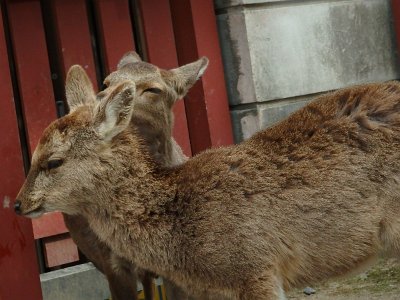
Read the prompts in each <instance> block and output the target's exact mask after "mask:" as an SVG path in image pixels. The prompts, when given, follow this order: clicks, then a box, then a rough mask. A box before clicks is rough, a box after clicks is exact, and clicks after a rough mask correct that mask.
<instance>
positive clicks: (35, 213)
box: [24, 209, 45, 219]
mask: <svg viewBox="0 0 400 300" xmlns="http://www.w3.org/2000/svg"><path fill="white" fill-rule="evenodd" d="M44 212H45V211H44V209H40V210H35V211H32V212H30V213H27V214H26V215H24V217H27V218H31V219H36V218H39V217H41V216H42V215H43V214H44Z"/></svg>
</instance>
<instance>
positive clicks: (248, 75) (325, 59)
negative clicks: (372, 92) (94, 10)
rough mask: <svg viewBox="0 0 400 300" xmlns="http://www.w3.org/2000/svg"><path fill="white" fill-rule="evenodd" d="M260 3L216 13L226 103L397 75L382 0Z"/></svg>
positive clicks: (399, 74)
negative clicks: (225, 79)
mask: <svg viewBox="0 0 400 300" xmlns="http://www.w3.org/2000/svg"><path fill="white" fill-rule="evenodd" d="M238 1H239V0H237V1H236V2H237V4H240V3H242V4H243V3H245V2H247V1H245V0H240V1H239V2H238ZM222 2H224V1H222ZM222 2H221V3H222ZM234 2H235V1H234V0H232V1H230V4H232V3H234ZM236 2H235V3H236ZM252 2H253V3H255V2H254V1H252ZM257 2H258V3H259V1H257ZM264 2H265V4H264V5H263V4H262V3H261V4H258V5H255V6H251V5H250V6H239V7H237V8H236V9H228V10H226V12H225V13H223V14H221V15H219V16H218V23H219V30H220V39H221V44H222V45H221V46H222V51H223V58H224V65H225V71H226V77H227V81H228V83H227V85H228V90H229V97H230V103H231V104H232V105H236V104H240V103H253V102H265V101H271V100H275V99H282V98H289V97H296V96H300V95H307V94H313V93H317V92H322V91H327V90H333V89H338V88H342V87H345V86H349V85H354V84H360V83H366V82H372V81H386V80H391V79H397V78H399V77H400V70H399V67H398V64H397V60H396V47H395V42H394V34H393V28H392V23H391V11H390V1H389V0H369V1H363V0H353V1H318V2H314V1H310V2H308V1H304V2H302V3H295V2H294V1H288V2H285V1H283V2H282V3H281V4H280V5H268V2H269V1H264Z"/></svg>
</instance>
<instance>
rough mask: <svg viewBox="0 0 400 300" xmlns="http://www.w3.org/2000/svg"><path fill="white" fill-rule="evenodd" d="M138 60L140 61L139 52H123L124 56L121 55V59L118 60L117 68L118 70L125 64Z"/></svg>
mask: <svg viewBox="0 0 400 300" xmlns="http://www.w3.org/2000/svg"><path fill="white" fill-rule="evenodd" d="M140 61H142V59H141V58H140V56H139V54H137V53H136V52H135V51H130V52H127V53H125V54H124V56H122V58H121V60H120V61H119V63H118V66H117V69H118V70H119V69H121V68H122V67H124V66H125V65H127V64H131V63H136V62H140Z"/></svg>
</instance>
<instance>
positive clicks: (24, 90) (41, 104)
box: [8, 0, 78, 263]
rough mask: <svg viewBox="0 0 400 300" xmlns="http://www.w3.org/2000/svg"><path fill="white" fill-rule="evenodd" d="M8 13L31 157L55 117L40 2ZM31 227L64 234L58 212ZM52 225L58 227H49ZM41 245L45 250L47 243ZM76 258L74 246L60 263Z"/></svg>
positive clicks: (13, 5)
mask: <svg viewBox="0 0 400 300" xmlns="http://www.w3.org/2000/svg"><path fill="white" fill-rule="evenodd" d="M8 14H9V22H10V31H11V38H12V42H13V49H14V57H15V62H16V72H17V79H18V85H19V91H20V96H21V101H22V106H23V114H24V118H25V120H24V121H25V127H26V132H27V136H28V140H29V146H30V148H29V150H30V154H32V152H33V151H34V149H35V147H36V144H37V142H38V140H39V138H40V136H41V135H42V132H43V130H44V129H45V128H46V127H47V126H48V125H49V124H50V123H51V122H52V121H53V120H54V119H55V118H56V106H55V100H54V94H53V85H52V81H51V72H50V65H49V61H48V53H47V46H46V39H45V33H44V25H43V22H42V12H41V6H40V1H39V0H32V1H10V2H9V3H8ZM32 224H33V233H34V236H35V238H46V236H45V235H44V234H43V233H44V232H47V231H48V228H51V231H52V234H51V235H56V234H60V233H65V232H66V231H67V230H66V228H65V225H64V222H63V220H62V216H61V214H60V213H52V214H48V215H46V216H44V217H42V218H41V219H37V220H36V219H35V220H33V221H32ZM55 224H57V225H58V226H57V227H55V226H52V225H55ZM71 243H73V242H72V240H70V244H71ZM44 244H45V245H44V246H45V248H46V247H47V246H46V240H44ZM72 245H73V244H72ZM70 248H72V246H71V247H70ZM52 249H54V247H52ZM49 253H50V252H47V254H49ZM77 259H78V250H77V248H76V246H75V251H74V252H73V253H69V256H66V257H65V259H64V261H63V263H67V262H71V261H74V260H77Z"/></svg>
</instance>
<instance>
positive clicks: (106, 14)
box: [0, 0, 232, 299]
mask: <svg viewBox="0 0 400 300" xmlns="http://www.w3.org/2000/svg"><path fill="white" fill-rule="evenodd" d="M0 4H1V15H0V17H1V19H0V72H1V76H2V84H1V85H0V101H1V106H0V107H1V109H0V121H1V126H2V129H1V130H0V141H1V143H0V154H1V155H2V157H3V158H5V159H3V162H2V165H1V168H0V187H1V189H0V236H1V239H0V280H1V281H0V282H1V285H0V299H40V298H41V292H40V286H39V272H45V271H49V270H52V269H53V268H59V266H62V265H65V264H69V263H74V262H77V261H79V259H80V257H79V253H78V250H77V248H76V246H75V244H74V243H73V242H72V240H71V239H70V238H69V234H68V232H67V229H66V228H65V225H64V223H63V220H62V216H61V215H60V214H59V213H53V214H48V215H46V216H44V217H42V218H39V219H36V220H34V221H33V222H31V221H30V220H28V219H24V218H21V217H17V216H16V215H15V214H14V213H13V210H12V207H13V200H14V197H15V196H16V194H17V192H18V190H19V188H20V186H21V185H22V182H23V178H24V165H25V166H26V168H28V166H29V160H30V155H31V154H32V152H33V151H34V149H35V146H36V143H37V141H38V139H39V137H40V135H41V133H42V131H43V129H44V128H45V127H46V126H47V125H48V124H49V123H50V122H51V121H52V120H54V119H55V118H56V117H57V115H58V116H60V115H62V114H63V111H64V110H63V109H62V104H63V101H64V100H65V99H64V87H63V84H64V79H65V74H66V71H67V70H68V68H69V67H70V66H71V65H73V64H81V65H82V66H84V68H85V69H86V70H87V72H88V74H89V76H90V78H91V79H92V81H93V83H94V86H95V87H97V88H101V82H102V80H103V78H104V77H105V76H106V75H107V74H108V73H109V72H110V71H113V70H114V69H115V67H116V64H117V62H118V60H119V59H120V57H121V56H122V55H123V54H124V53H125V52H127V51H130V50H133V49H136V50H137V51H138V52H139V53H141V55H142V56H143V58H144V59H145V60H147V61H149V62H151V63H154V64H156V65H158V66H160V67H162V68H174V67H177V66H178V65H182V64H185V63H189V62H191V61H194V60H196V59H197V58H199V57H200V56H203V55H205V56H207V57H208V58H209V59H210V64H209V70H208V71H207V72H206V73H205V75H204V77H203V79H202V81H201V82H199V83H198V84H196V86H195V87H194V88H193V90H192V91H191V92H190V93H189V95H188V97H187V98H186V99H185V101H181V102H179V103H178V105H177V106H176V107H175V111H174V112H175V116H176V118H175V128H174V136H175V138H176V139H177V141H178V143H179V144H180V145H181V146H182V148H183V149H184V152H185V153H186V154H188V155H192V154H194V153H197V152H199V151H201V150H204V149H206V148H209V147H212V146H220V145H226V144H231V143H232V132H231V125H230V119H229V109H228V102H227V96H226V91H225V83H224V76H223V70H222V63H221V56H220V49H219V44H218V37H217V31H216V22H215V15H214V9H213V1H212V0H201V1H199V0H136V1H128V0H88V1H87V0H74V1H71V0H41V1H40V0H8V1H2V2H0ZM57 108H59V109H58V110H57ZM60 108H61V109H60ZM24 159H25V160H24ZM25 171H26V170H25ZM35 240H36V245H37V246H39V247H36V248H37V249H38V250H39V251H38V253H36V249H35ZM37 256H38V257H39V261H40V262H41V265H40V271H39V268H38V264H37ZM21 282H23V287H24V288H21Z"/></svg>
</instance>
